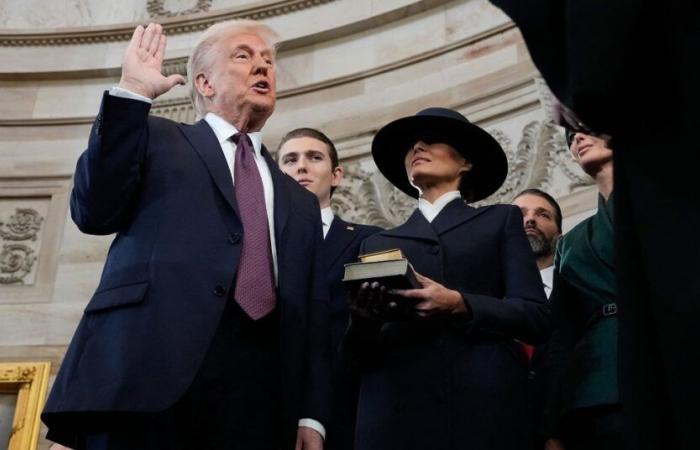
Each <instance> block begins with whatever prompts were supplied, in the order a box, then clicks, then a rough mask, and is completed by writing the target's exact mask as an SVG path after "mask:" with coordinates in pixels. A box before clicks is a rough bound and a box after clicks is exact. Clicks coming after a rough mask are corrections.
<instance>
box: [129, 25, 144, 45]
mask: <svg viewBox="0 0 700 450" xmlns="http://www.w3.org/2000/svg"><path fill="white" fill-rule="evenodd" d="M143 32H144V29H143V26H142V25H139V26H138V27H136V29H135V30H134V34H132V35H131V40H130V41H129V47H128V48H129V50H131V49H137V48H139V46H140V45H141V40H142V39H143Z"/></svg>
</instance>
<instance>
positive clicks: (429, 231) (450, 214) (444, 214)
mask: <svg viewBox="0 0 700 450" xmlns="http://www.w3.org/2000/svg"><path fill="white" fill-rule="evenodd" d="M488 209H490V208H489V207H484V208H473V207H471V206H469V205H467V204H466V203H465V202H464V201H463V200H462V199H455V200H453V201H451V202H450V203H448V204H447V205H445V207H444V208H443V210H442V211H440V214H438V215H437V217H435V219H434V220H433V222H432V223H431V222H428V220H427V219H426V218H425V216H423V213H421V212H420V210H418V209H416V210H415V211H413V214H411V216H410V217H409V218H408V220H406V222H405V223H404V224H402V225H399V226H398V227H396V228H394V229H392V230H387V231H383V232H382V233H383V234H385V235H389V236H393V237H401V238H408V239H421V240H427V241H432V242H439V241H440V238H439V236H440V235H441V234H444V233H446V232H448V231H450V230H451V229H453V228H455V227H458V226H460V225H462V224H463V223H465V222H468V221H470V220H471V219H473V218H475V217H476V216H478V215H480V214H481V213H483V212H484V211H487V210H488Z"/></svg>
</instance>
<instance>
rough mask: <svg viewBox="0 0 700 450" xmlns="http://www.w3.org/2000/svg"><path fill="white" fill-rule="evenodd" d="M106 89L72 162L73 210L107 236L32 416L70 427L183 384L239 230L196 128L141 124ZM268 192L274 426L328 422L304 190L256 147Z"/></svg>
mask: <svg viewBox="0 0 700 450" xmlns="http://www.w3.org/2000/svg"><path fill="white" fill-rule="evenodd" d="M149 109H150V105H148V104H147V103H144V102H139V101H134V100H128V99H123V98H118V97H113V96H110V95H108V94H106V93H105V96H104V98H103V100H102V106H101V110H100V113H99V115H98V116H97V119H96V120H95V123H94V126H93V128H92V132H91V134H90V140H89V145H88V149H87V150H86V151H85V152H84V153H83V154H82V155H81V157H80V159H79V161H78V164H77V168H76V173H75V180H74V188H73V192H72V195H71V215H72V218H73V220H74V222H75V223H76V224H77V226H78V228H80V230H81V231H83V232H85V233H89V234H111V233H117V235H116V237H115V239H114V241H113V242H112V245H111V247H110V250H109V253H108V255H107V260H106V262H105V266H104V270H103V273H102V277H101V279H100V283H99V286H98V288H97V290H96V292H95V294H94V295H93V297H92V299H91V300H90V302H89V303H88V305H87V307H86V308H85V313H84V315H83V318H82V320H81V321H80V324H79V326H78V329H77V331H76V333H75V335H74V337H73V340H72V342H71V344H70V346H69V348H68V352H67V353H66V356H65V359H64V361H63V364H62V366H61V370H60V371H59V373H58V376H57V378H56V382H55V384H54V386H53V389H52V392H51V394H50V397H49V399H48V401H47V404H46V407H45V410H44V414H43V420H44V421H45V422H46V423H47V425H48V426H49V428H52V427H55V428H58V429H62V431H64V432H68V433H70V430H71V427H80V426H81V425H85V424H87V421H90V420H93V419H94V418H95V417H100V416H101V415H95V414H82V415H81V416H80V417H79V418H76V417H75V416H76V415H77V414H79V413H92V412H156V411H162V410H164V409H166V408H167V407H169V406H170V405H172V404H173V403H174V402H175V401H176V400H177V399H178V398H179V397H180V396H181V395H182V394H183V393H184V392H185V390H186V389H187V388H188V387H189V386H190V384H191V382H192V380H193V379H194V376H195V374H196V373H197V371H198V369H199V367H200V365H201V362H202V360H203V358H204V355H205V354H206V352H207V349H208V347H209V344H210V342H211V340H212V337H213V335H214V332H215V330H216V327H217V325H218V323H219V320H220V317H221V315H222V312H223V310H224V306H225V304H226V302H228V301H233V300H232V292H233V290H234V287H235V274H236V269H237V265H238V262H239V258H240V252H241V238H242V236H243V233H244V232H245V231H244V230H243V227H242V224H241V222H240V220H239V218H238V215H237V211H236V204H235V201H234V199H235V197H234V185H233V182H232V180H231V176H230V171H229V169H228V165H227V164H226V161H225V158H224V155H223V152H222V151H221V146H220V145H219V142H218V141H217V139H216V136H215V134H214V132H213V131H212V130H211V128H210V127H209V125H208V124H207V123H206V122H205V121H200V122H198V123H196V124H195V125H186V124H178V123H175V122H173V121H170V120H167V119H162V118H158V117H153V116H149ZM263 154H264V156H265V158H266V160H267V163H268V166H269V168H270V172H271V174H272V181H273V184H274V220H275V235H276V243H277V257H278V260H277V264H278V269H279V278H278V288H277V295H278V297H277V298H278V310H279V313H280V323H281V325H280V350H281V358H282V359H281V371H280V380H281V384H282V386H281V388H282V396H283V408H284V409H283V411H284V417H285V419H286V422H285V426H286V428H285V432H286V433H289V434H292V436H293V433H294V430H295V429H296V421H297V420H298V419H299V418H302V417H309V418H313V419H316V420H319V421H321V422H324V421H327V420H328V416H329V412H328V407H327V403H328V400H329V395H330V376H329V375H330V367H329V365H330V347H329V346H328V334H327V332H328V298H327V297H328V294H327V287H326V285H325V273H324V270H323V267H322V265H321V264H320V258H321V255H320V250H321V244H322V232H321V220H320V213H319V206H318V201H317V200H316V198H315V196H314V195H313V194H311V193H309V192H308V191H307V190H306V189H304V188H302V187H301V186H299V185H298V184H297V183H296V182H295V181H294V180H292V179H291V178H289V177H287V176H286V175H284V174H283V173H282V172H281V171H279V169H278V168H277V165H276V164H275V163H274V161H273V160H272V159H271V158H270V155H269V154H268V152H267V151H266V150H265V149H263Z"/></svg>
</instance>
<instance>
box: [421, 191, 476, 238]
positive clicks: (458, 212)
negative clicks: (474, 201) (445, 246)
mask: <svg viewBox="0 0 700 450" xmlns="http://www.w3.org/2000/svg"><path fill="white" fill-rule="evenodd" d="M488 209H489V208H488V207H485V208H473V207H471V206H469V205H467V204H466V203H465V202H464V200H462V199H456V200H453V201H451V202H450V203H448V204H447V205H445V207H444V208H443V209H442V211H440V214H438V215H437V217H435V219H434V220H433V222H432V224H431V225H432V228H433V229H434V230H435V232H436V233H437V234H438V235H441V234H444V233H446V232H448V231H450V230H451V229H453V228H455V227H458V226H460V225H462V224H463V223H465V222H468V221H470V220H472V219H473V218H475V217H477V216H478V215H480V214H481V213H483V212H485V211H487V210H488Z"/></svg>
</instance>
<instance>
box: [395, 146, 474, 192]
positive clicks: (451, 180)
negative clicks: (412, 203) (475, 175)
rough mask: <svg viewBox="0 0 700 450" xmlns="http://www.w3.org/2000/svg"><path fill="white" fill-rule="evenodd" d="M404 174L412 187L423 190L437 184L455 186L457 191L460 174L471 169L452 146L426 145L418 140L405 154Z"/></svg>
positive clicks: (469, 164)
mask: <svg viewBox="0 0 700 450" xmlns="http://www.w3.org/2000/svg"><path fill="white" fill-rule="evenodd" d="M404 164H405V166H406V173H407V174H408V178H409V179H410V180H411V181H412V183H413V184H414V185H416V186H417V187H419V188H421V190H424V189H425V188H426V187H429V186H431V185H437V184H446V183H447V184H455V190H457V189H459V182H460V180H461V178H462V174H463V173H465V172H468V171H470V170H471V168H472V164H471V162H469V161H467V160H466V159H465V158H464V157H463V156H462V155H460V154H459V152H457V150H455V149H454V148H453V147H452V146H450V145H448V144H443V143H440V142H434V143H430V144H429V143H427V142H424V141H421V140H419V141H418V142H416V143H415V144H414V145H413V147H412V148H411V149H409V150H408V152H407V153H406V158H405V159H404Z"/></svg>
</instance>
